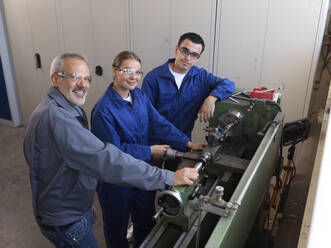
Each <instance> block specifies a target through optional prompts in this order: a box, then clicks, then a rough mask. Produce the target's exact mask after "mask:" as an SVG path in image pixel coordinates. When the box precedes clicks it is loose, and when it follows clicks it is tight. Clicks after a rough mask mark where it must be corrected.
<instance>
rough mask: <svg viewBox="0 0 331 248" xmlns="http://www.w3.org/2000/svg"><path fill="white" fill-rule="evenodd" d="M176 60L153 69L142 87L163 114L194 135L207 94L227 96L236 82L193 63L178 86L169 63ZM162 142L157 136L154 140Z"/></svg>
mask: <svg viewBox="0 0 331 248" xmlns="http://www.w3.org/2000/svg"><path fill="white" fill-rule="evenodd" d="M174 61H175V60H174V59H169V60H168V61H167V62H166V63H165V64H163V65H161V66H159V67H156V68H155V69H153V70H152V71H150V72H149V73H148V74H147V75H146V76H145V78H144V80H143V84H142V90H143V91H144V92H145V93H146V94H147V95H148V97H149V99H150V101H151V103H152V104H153V106H154V107H155V108H156V109H157V110H158V111H159V113H160V114H161V115H163V116H164V117H165V118H167V119H168V120H169V121H170V122H171V123H172V124H174V125H175V126H176V127H177V128H178V129H179V130H181V131H182V132H184V133H185V134H186V136H187V137H189V138H191V133H192V129H193V127H194V122H195V120H196V119H197V115H198V112H199V110H200V108H201V106H202V104H203V101H204V100H205V98H206V97H207V96H215V97H217V98H218V99H219V100H224V99H225V98H227V97H229V96H231V95H232V93H233V92H234V90H235V85H234V83H233V82H232V81H230V80H228V79H222V78H220V77H216V76H214V75H213V74H211V73H209V72H207V71H206V70H205V69H203V68H198V67H196V66H192V67H191V68H190V70H189V71H188V72H187V74H186V75H185V77H184V79H183V82H182V85H181V87H180V89H178V87H177V85H176V81H175V79H174V76H173V75H172V74H171V72H170V70H169V63H173V62H174ZM158 142H159V141H158V140H157V139H154V138H153V141H152V143H153V144H157V143H158Z"/></svg>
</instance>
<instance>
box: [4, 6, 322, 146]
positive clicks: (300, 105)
mask: <svg viewBox="0 0 331 248" xmlns="http://www.w3.org/2000/svg"><path fill="white" fill-rule="evenodd" d="M3 4H4V14H5V19H6V22H7V27H8V34H9V41H10V47H11V51H12V54H13V62H14V69H15V76H16V80H17V86H18V94H19V96H20V102H21V110H22V113H23V119H24V120H25V121H26V120H27V119H28V117H29V115H30V114H31V112H32V110H33V109H34V108H35V106H36V105H37V104H38V103H39V102H40V101H41V99H42V98H43V97H44V96H45V91H46V89H47V88H48V87H49V79H48V70H49V64H50V61H51V59H52V58H53V57H55V55H57V54H58V53H61V52H64V51H77V52H81V53H84V54H85V55H87V56H88V58H89V61H90V67H91V71H92V72H94V70H95V66H96V65H101V66H102V67H103V69H104V75H103V76H101V77H99V76H96V75H94V74H93V77H94V81H93V85H92V87H91V90H90V93H89V96H88V99H87V104H86V106H85V108H86V110H87V112H88V115H89V112H90V111H91V109H92V107H93V105H94V104H95V102H96V101H97V100H98V98H99V97H100V96H101V95H102V93H103V92H104V90H105V88H106V87H107V85H108V83H109V82H110V81H112V74H111V63H112V61H113V59H114V57H115V55H116V54H117V53H118V52H119V51H121V50H124V49H133V50H134V51H135V52H137V53H138V55H140V57H141V58H142V63H143V68H144V70H145V72H148V71H149V70H150V69H152V68H154V67H155V66H158V65H160V64H162V63H164V62H165V61H166V60H167V59H168V58H169V57H172V56H173V55H174V49H175V46H176V43H177V40H178V38H179V36H180V34H182V33H184V32H187V31H194V32H197V33H200V34H201V35H202V37H203V38H204V40H205V43H206V51H205V52H204V54H203V56H202V58H201V60H200V61H199V64H198V65H199V66H203V67H205V68H206V69H208V70H209V71H211V72H213V73H215V74H216V75H219V76H221V77H227V78H229V79H230V80H233V81H235V82H236V84H237V86H238V87H242V88H253V87H256V86H266V87H269V88H273V87H278V86H279V85H280V84H282V83H284V84H285V87H286V90H285V91H284V92H283V100H282V106H283V109H284V111H285V115H286V120H288V121H289V120H294V119H299V118H302V117H304V116H305V115H306V114H307V109H308V107H307V106H309V100H310V93H311V88H312V83H313V75H314V71H315V67H316V64H317V59H318V56H319V51H320V44H321V41H322V34H323V30H324V23H325V18H326V12H327V7H328V1H327V0H309V1H308V0H307V1H302V0H293V1H290V2H289V1H285V0H268V1H264V0H251V1H245V0H208V1H206V0H181V1H175V0H126V1H124V0H123V1H116V0H70V1H68V0H3ZM37 52H38V53H40V54H41V57H42V63H43V67H42V68H41V69H36V68H35V65H34V54H35V53H37ZM202 126H204V125H198V127H197V128H195V130H194V135H193V137H194V140H198V139H199V140H200V139H202V138H203V136H204V134H203V132H201V128H202Z"/></svg>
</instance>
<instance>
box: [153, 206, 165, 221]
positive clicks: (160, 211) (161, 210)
mask: <svg viewBox="0 0 331 248" xmlns="http://www.w3.org/2000/svg"><path fill="white" fill-rule="evenodd" d="M163 210H164V207H161V208H160V209H159V210H158V211H157V213H156V214H155V215H154V216H153V219H154V220H157V218H158V217H159V216H160V215H161V214H162V212H163Z"/></svg>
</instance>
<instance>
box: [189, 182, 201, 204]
mask: <svg viewBox="0 0 331 248" xmlns="http://www.w3.org/2000/svg"><path fill="white" fill-rule="evenodd" d="M200 188H201V184H200V183H199V184H197V186H196V187H195V189H194V190H193V192H192V194H190V196H189V197H188V199H190V200H193V199H194V198H195V197H196V196H197V193H198V192H199V190H200Z"/></svg>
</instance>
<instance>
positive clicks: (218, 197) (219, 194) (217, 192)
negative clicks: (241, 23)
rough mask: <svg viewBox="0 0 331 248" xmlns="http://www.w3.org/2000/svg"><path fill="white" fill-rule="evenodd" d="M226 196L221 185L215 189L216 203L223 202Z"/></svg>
mask: <svg viewBox="0 0 331 248" xmlns="http://www.w3.org/2000/svg"><path fill="white" fill-rule="evenodd" d="M223 194H224V188H223V187H222V186H221V185H218V186H216V187H215V196H216V201H218V202H221V201H222V197H223Z"/></svg>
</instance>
